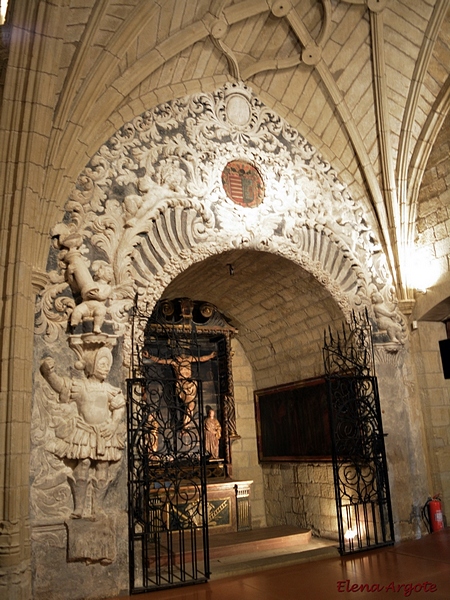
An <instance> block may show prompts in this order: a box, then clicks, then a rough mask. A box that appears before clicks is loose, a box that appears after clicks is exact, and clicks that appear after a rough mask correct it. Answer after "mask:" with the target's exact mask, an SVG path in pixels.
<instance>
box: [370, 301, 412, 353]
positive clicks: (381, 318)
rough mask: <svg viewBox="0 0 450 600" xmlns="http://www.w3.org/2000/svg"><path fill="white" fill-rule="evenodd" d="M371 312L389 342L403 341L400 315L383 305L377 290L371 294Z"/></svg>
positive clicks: (403, 331) (402, 326)
mask: <svg viewBox="0 0 450 600" xmlns="http://www.w3.org/2000/svg"><path fill="white" fill-rule="evenodd" d="M372 302H373V312H374V315H375V319H376V321H377V325H378V327H379V328H380V329H381V330H385V331H386V333H387V335H388V337H389V341H390V342H396V343H399V344H404V343H405V338H406V332H405V327H404V325H403V324H402V321H401V317H400V315H398V314H397V313H396V312H395V311H393V310H389V309H388V308H386V306H385V305H384V299H383V296H382V295H381V294H380V293H379V292H374V293H373V294H372Z"/></svg>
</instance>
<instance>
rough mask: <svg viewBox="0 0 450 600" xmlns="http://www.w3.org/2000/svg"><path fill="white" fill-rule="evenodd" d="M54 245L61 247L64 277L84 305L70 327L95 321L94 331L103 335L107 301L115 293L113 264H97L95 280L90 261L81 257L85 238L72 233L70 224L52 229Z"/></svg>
mask: <svg viewBox="0 0 450 600" xmlns="http://www.w3.org/2000/svg"><path fill="white" fill-rule="evenodd" d="M52 237H53V240H54V245H55V246H56V247H57V248H60V253H59V260H60V261H61V262H62V263H63V264H64V265H65V278H66V281H67V283H68V284H69V286H70V289H71V290H72V292H73V294H74V295H75V296H80V297H81V303H79V304H78V305H77V306H75V308H74V310H73V312H72V314H71V317H70V324H71V326H72V327H76V326H77V325H78V324H79V323H81V322H82V321H84V320H86V319H88V318H92V319H93V332H94V333H101V327H102V325H103V322H104V320H105V316H106V312H107V307H106V301H107V300H108V299H109V298H110V296H111V293H112V287H111V281H112V279H113V271H112V268H111V266H110V265H107V264H106V263H104V264H101V263H103V261H97V262H98V263H100V264H99V266H98V267H97V272H96V275H95V280H94V278H93V276H92V274H91V272H90V271H89V267H88V264H89V263H88V262H87V261H86V259H85V257H84V256H83V254H82V251H81V247H82V245H83V237H82V236H81V234H79V233H75V232H71V231H70V230H69V228H68V227H67V225H65V224H64V223H60V224H59V225H57V226H56V227H55V228H54V229H53V230H52Z"/></svg>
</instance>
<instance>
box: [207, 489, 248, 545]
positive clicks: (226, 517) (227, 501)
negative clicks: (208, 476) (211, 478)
mask: <svg viewBox="0 0 450 600" xmlns="http://www.w3.org/2000/svg"><path fill="white" fill-rule="evenodd" d="M252 483H253V481H250V480H249V481H222V482H217V483H208V485H207V506H208V528H209V533H210V534H211V535H214V534H215V533H228V532H231V531H248V530H250V529H251V528H252V522H251V510H250V491H251V485H252Z"/></svg>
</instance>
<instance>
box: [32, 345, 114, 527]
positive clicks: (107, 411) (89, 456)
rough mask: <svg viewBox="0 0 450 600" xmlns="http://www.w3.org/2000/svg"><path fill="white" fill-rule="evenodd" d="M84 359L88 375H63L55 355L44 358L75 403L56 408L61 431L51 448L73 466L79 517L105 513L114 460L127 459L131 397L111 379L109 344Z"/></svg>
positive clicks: (52, 378) (47, 371)
mask: <svg viewBox="0 0 450 600" xmlns="http://www.w3.org/2000/svg"><path fill="white" fill-rule="evenodd" d="M83 359H84V371H85V376H84V377H83V378H69V377H63V376H60V375H58V374H57V373H56V371H55V362H54V359H53V358H51V357H47V358H44V360H43V361H42V363H41V374H42V375H43V377H44V379H45V380H46V381H47V383H48V384H49V385H50V387H51V388H52V389H53V390H54V391H55V392H56V393H57V394H58V397H59V402H60V403H61V404H69V405H70V404H71V405H72V406H71V407H70V409H71V410H70V411H66V412H65V413H62V414H61V413H60V414H59V415H57V412H56V411H53V415H52V416H53V427H54V433H55V435H54V437H53V438H52V439H51V440H49V441H48V443H47V450H49V451H50V452H51V453H52V454H53V455H55V456H56V457H58V458H59V459H62V460H63V461H64V463H65V464H66V466H67V467H68V471H66V472H67V477H68V481H69V485H70V487H71V490H72V496H73V506H74V508H73V511H72V514H71V516H72V518H77V519H78V518H82V517H85V516H89V517H90V518H94V517H95V515H99V514H102V512H103V511H102V508H103V500H104V497H105V495H106V493H107V491H108V486H109V484H110V482H111V476H110V473H109V465H110V464H111V463H115V462H117V461H119V460H120V459H121V457H122V453H123V449H124V447H125V439H124V438H125V434H124V430H123V418H124V414H125V399H124V397H123V394H122V391H121V390H120V389H119V388H116V387H113V386H112V385H110V384H109V383H107V382H106V381H105V380H106V378H107V376H108V374H109V371H110V369H111V366H112V354H111V351H110V350H109V349H108V348H106V347H104V346H103V347H100V348H99V349H98V348H97V349H96V350H94V351H93V350H91V351H88V352H86V353H85V355H84V357H83ZM89 487H90V488H91V492H90V497H91V505H90V507H88V506H87V498H88V488H89Z"/></svg>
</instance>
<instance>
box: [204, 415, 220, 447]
mask: <svg viewBox="0 0 450 600" xmlns="http://www.w3.org/2000/svg"><path fill="white" fill-rule="evenodd" d="M204 427H205V450H206V452H207V453H208V454H209V455H210V457H211V458H219V440H220V437H221V435H222V427H221V425H220V423H219V421H218V420H217V419H216V417H215V411H214V409H213V408H211V407H210V406H207V407H206V417H205V421H204Z"/></svg>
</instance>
